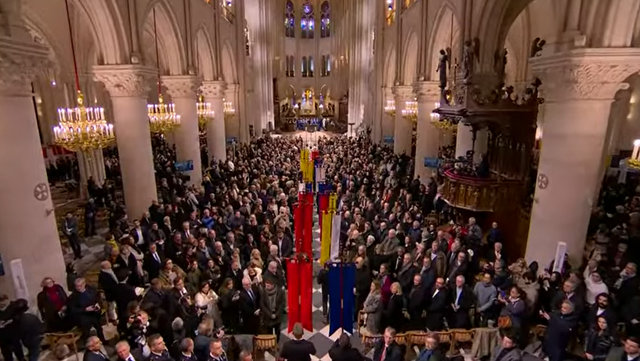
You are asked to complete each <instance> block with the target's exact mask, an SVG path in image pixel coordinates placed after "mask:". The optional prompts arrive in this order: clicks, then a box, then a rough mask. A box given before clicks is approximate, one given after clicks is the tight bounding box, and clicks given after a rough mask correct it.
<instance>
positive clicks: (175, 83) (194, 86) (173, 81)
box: [162, 75, 200, 99]
mask: <svg viewBox="0 0 640 361" xmlns="http://www.w3.org/2000/svg"><path fill="white" fill-rule="evenodd" d="M162 84H163V85H164V86H165V87H167V93H168V94H169V95H170V96H171V98H173V99H175V98H194V99H195V97H196V94H198V88H199V87H200V79H199V78H198V77H197V76H195V75H172V76H163V77H162Z"/></svg>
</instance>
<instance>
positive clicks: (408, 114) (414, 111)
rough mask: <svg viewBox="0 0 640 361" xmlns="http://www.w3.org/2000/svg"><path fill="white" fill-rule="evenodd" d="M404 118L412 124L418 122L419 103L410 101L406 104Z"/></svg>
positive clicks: (403, 110) (403, 111)
mask: <svg viewBox="0 0 640 361" xmlns="http://www.w3.org/2000/svg"><path fill="white" fill-rule="evenodd" d="M402 117H403V118H404V119H407V120H410V121H412V122H414V123H415V122H417V121H418V102H416V101H413V100H410V101H406V102H404V109H402Z"/></svg>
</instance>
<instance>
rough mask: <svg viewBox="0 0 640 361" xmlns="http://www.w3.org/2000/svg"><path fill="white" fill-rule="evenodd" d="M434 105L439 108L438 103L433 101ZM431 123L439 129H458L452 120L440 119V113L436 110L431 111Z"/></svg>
mask: <svg viewBox="0 0 640 361" xmlns="http://www.w3.org/2000/svg"><path fill="white" fill-rule="evenodd" d="M434 107H435V109H438V108H440V103H439V102H436V103H434ZM431 124H433V126H434V127H436V128H438V129H441V130H443V131H447V132H448V131H456V130H457V129H458V126H457V125H456V124H455V123H453V122H452V121H450V120H449V119H446V118H445V119H442V120H441V119H440V113H437V112H431Z"/></svg>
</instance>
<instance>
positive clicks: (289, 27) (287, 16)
mask: <svg viewBox="0 0 640 361" xmlns="http://www.w3.org/2000/svg"><path fill="white" fill-rule="evenodd" d="M284 35H285V36H286V37H288V38H295V37H296V16H295V13H294V11H293V3H292V2H291V0H289V1H287V5H286V6H285V9H284Z"/></svg>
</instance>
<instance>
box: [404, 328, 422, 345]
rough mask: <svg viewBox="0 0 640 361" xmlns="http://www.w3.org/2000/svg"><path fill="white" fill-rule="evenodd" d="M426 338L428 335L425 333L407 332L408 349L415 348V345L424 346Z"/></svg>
mask: <svg viewBox="0 0 640 361" xmlns="http://www.w3.org/2000/svg"><path fill="white" fill-rule="evenodd" d="M426 338H427V333H426V332H424V331H407V336H406V340H407V348H413V346H415V345H419V346H422V345H424V343H425V339H426Z"/></svg>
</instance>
